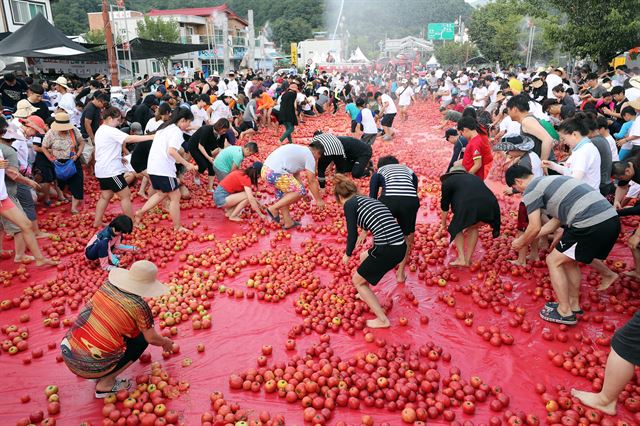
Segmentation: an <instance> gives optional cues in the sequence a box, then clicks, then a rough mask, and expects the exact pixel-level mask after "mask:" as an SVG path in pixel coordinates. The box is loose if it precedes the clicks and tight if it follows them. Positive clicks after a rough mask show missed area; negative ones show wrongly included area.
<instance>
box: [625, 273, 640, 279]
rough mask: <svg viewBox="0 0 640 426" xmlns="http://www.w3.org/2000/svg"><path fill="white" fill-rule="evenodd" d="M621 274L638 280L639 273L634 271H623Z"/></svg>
mask: <svg viewBox="0 0 640 426" xmlns="http://www.w3.org/2000/svg"><path fill="white" fill-rule="evenodd" d="M622 275H626V276H627V277H630V278H633V279H634V280H636V281H640V274H639V273H637V272H636V271H627V272H623V273H622Z"/></svg>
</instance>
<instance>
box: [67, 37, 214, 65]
mask: <svg viewBox="0 0 640 426" xmlns="http://www.w3.org/2000/svg"><path fill="white" fill-rule="evenodd" d="M126 47H127V46H126V45H125V46H123V45H122V44H120V45H118V49H117V50H118V54H119V56H120V59H122V60H124V59H128V57H127V58H125V56H124V53H123V51H124V50H125V48H126ZM128 47H129V49H130V50H131V60H132V61H139V60H143V59H151V58H165V57H171V56H175V55H180V54H182V53H189V52H195V51H198V50H208V49H209V46H208V45H206V44H182V43H167V42H164V41H153V40H146V39H143V38H134V39H133V40H131V41H130V42H129V46H128ZM61 56H62V57H60V58H59V59H67V60H70V61H79V62H98V61H106V60H107V50H106V49H103V50H98V51H95V52H89V53H85V54H84V55H74V56H69V57H65V56H67V55H61Z"/></svg>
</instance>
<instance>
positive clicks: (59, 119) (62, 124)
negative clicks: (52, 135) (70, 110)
mask: <svg viewBox="0 0 640 426" xmlns="http://www.w3.org/2000/svg"><path fill="white" fill-rule="evenodd" d="M71 129H73V124H71V120H70V119H69V114H67V113H66V112H56V115H55V121H54V122H53V123H51V130H55V131H57V132H61V131H64V130H71Z"/></svg>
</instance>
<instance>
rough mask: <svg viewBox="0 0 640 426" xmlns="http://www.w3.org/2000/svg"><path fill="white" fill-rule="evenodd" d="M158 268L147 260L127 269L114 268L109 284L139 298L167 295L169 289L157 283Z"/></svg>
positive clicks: (110, 274)
mask: <svg viewBox="0 0 640 426" xmlns="http://www.w3.org/2000/svg"><path fill="white" fill-rule="evenodd" d="M157 276H158V268H157V267H156V265H154V264H153V263H152V262H149V261H148V260H139V261H137V262H135V263H134V264H133V265H131V268H129V269H123V268H115V269H112V270H111V272H109V282H110V283H111V284H113V285H114V286H115V287H118V288H119V289H120V290H123V291H126V292H127V293H132V294H135V295H138V296H141V297H158V296H162V295H163V294H167V293H169V287H168V286H166V285H164V284H163V283H161V282H160V281H158V280H157V279H156V278H157Z"/></svg>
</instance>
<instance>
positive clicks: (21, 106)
mask: <svg viewBox="0 0 640 426" xmlns="http://www.w3.org/2000/svg"><path fill="white" fill-rule="evenodd" d="M36 111H38V108H37V107H34V106H33V105H31V102H29V101H28V100H26V99H22V100H21V101H19V102H18V104H17V105H16V112H14V113H13V116H14V117H15V118H27V117H29V116H30V115H31V114H33V113H34V112H36Z"/></svg>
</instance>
